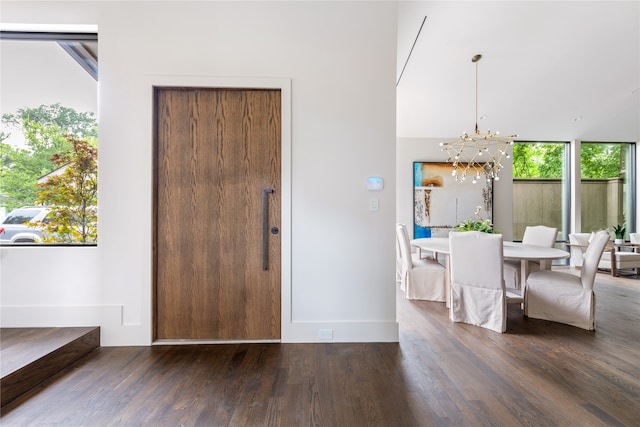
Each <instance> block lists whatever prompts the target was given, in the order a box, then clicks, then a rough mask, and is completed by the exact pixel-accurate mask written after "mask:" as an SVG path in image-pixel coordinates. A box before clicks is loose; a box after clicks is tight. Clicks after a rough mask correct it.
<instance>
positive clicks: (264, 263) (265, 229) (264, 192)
mask: <svg viewBox="0 0 640 427" xmlns="http://www.w3.org/2000/svg"><path fill="white" fill-rule="evenodd" d="M268 193H273V190H272V189H270V188H265V189H264V190H262V270H264V271H267V269H268V259H267V253H268V251H267V234H269V230H268V229H269V226H268V224H267V194H268Z"/></svg>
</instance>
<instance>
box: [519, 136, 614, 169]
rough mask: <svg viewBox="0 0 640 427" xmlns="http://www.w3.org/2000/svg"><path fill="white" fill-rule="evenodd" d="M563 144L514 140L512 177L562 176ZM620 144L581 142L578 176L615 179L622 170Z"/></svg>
mask: <svg viewBox="0 0 640 427" xmlns="http://www.w3.org/2000/svg"><path fill="white" fill-rule="evenodd" d="M565 146H566V144H565V143H515V144H514V145H513V177H514V178H562V177H563V174H564V172H565V168H564V158H565V154H564V150H565ZM624 161H625V152H624V150H623V145H622V144H603V143H582V144H581V149H580V164H581V175H582V178H615V177H619V176H620V173H621V172H620V171H621V170H623V169H624Z"/></svg>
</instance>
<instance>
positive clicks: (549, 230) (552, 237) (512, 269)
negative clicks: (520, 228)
mask: <svg viewBox="0 0 640 427" xmlns="http://www.w3.org/2000/svg"><path fill="white" fill-rule="evenodd" d="M557 236H558V229H557V228H555V227H547V226H544V225H534V226H527V227H526V228H525V229H524V235H523V236H522V243H524V244H525V245H534V246H543V247H545V248H552V247H553V246H554V245H555V243H556V238H557ZM528 262H529V271H530V272H531V271H536V270H549V269H550V268H551V261H549V260H546V261H542V262H540V261H528ZM521 265H522V264H521V261H519V260H510V259H507V260H505V261H504V284H505V286H506V287H507V289H521V288H522V283H520V282H521V279H520V278H521V276H522V271H521Z"/></svg>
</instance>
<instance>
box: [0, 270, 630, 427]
mask: <svg viewBox="0 0 640 427" xmlns="http://www.w3.org/2000/svg"><path fill="white" fill-rule="evenodd" d="M596 281H597V284H596V294H597V315H596V319H597V331H595V332H593V331H591V332H589V331H584V330H582V329H578V328H574V327H571V326H567V325H562V324H556V323H552V322H546V321H541V320H536V319H527V318H524V317H523V316H522V312H521V311H520V310H519V307H518V306H515V305H514V306H510V307H509V319H508V326H507V327H508V331H507V333H506V334H498V333H495V332H492V331H489V330H486V329H483V328H479V327H474V326H470V325H465V324H459V323H456V324H454V323H451V322H450V321H449V320H448V317H447V311H446V309H445V307H444V304H442V303H432V302H422V301H421V302H410V301H407V300H405V299H404V298H403V297H402V296H401V294H400V293H398V319H399V321H400V342H399V343H372V344H281V345H279V344H251V345H249V344H237V345H205V346H153V347H112V348H107V347H103V348H100V349H98V350H95V351H94V352H93V354H92V355H90V356H88V357H85V358H84V359H82V360H81V361H79V362H78V363H76V364H75V365H74V366H73V368H71V369H68V370H66V371H65V372H63V373H61V374H59V375H58V376H57V377H56V378H54V379H53V380H51V381H48V382H47V383H45V384H43V385H41V386H40V387H39V388H38V389H36V390H34V391H31V392H29V393H27V394H26V395H23V396H21V397H19V398H18V399H17V400H15V401H13V402H11V403H9V404H8V405H6V406H5V407H3V408H2V417H1V418H0V424H1V425H2V426H181V425H184V426H385V427H387V426H402V427H406V426H432V425H433V426H476V425H482V426H488V425H490V426H519V425H527V426H580V427H582V426H635V427H637V426H640V279H639V278H637V276H636V277H623V278H615V279H613V278H611V276H608V275H606V274H603V273H598V275H597V279H596Z"/></svg>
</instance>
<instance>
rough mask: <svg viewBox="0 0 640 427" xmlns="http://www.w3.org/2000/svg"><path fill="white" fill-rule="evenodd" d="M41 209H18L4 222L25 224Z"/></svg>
mask: <svg viewBox="0 0 640 427" xmlns="http://www.w3.org/2000/svg"><path fill="white" fill-rule="evenodd" d="M39 212H40V211H39V210H37V209H16V210H14V211H12V212H11V213H10V214H9V216H7V217H6V218H5V220H4V221H3V222H2V223H3V224H24V223H25V222H27V221H30V220H31V219H33V217H34V216H36V215H38V213H39Z"/></svg>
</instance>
